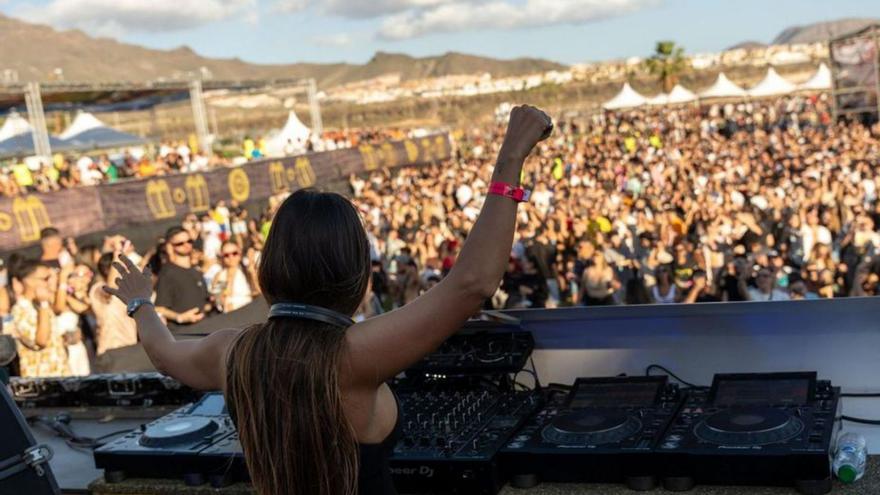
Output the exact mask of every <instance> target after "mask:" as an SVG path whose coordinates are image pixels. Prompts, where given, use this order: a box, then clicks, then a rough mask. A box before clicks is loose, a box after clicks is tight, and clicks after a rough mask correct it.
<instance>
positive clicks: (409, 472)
mask: <svg viewBox="0 0 880 495" xmlns="http://www.w3.org/2000/svg"><path fill="white" fill-rule="evenodd" d="M391 474H394V475H397V476H421V477H423V478H433V477H434V469H433V468H430V467H428V466H419V467H417V468H391Z"/></svg>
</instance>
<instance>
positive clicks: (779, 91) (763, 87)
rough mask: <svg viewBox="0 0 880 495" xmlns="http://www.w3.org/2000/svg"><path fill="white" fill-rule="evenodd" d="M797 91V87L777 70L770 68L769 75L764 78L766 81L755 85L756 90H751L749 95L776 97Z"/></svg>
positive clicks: (763, 80)
mask: <svg viewBox="0 0 880 495" xmlns="http://www.w3.org/2000/svg"><path fill="white" fill-rule="evenodd" d="M795 89H797V86H795V85H794V84H793V83H791V82H789V81H787V80H786V79H784V78H783V77H782V76H780V75H779V74H778V73H777V72H776V69H774V68H773V67H770V68H769V69H767V75H766V76H764V79H762V80H761V82H759V83H758V84H757V85H755V87H754V88H752V89H750V90H749V91H748V93H749V96H754V97H762V96H774V95H784V94H788V93H791V92H792V91H794V90H795Z"/></svg>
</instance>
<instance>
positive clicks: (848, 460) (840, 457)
mask: <svg viewBox="0 0 880 495" xmlns="http://www.w3.org/2000/svg"><path fill="white" fill-rule="evenodd" d="M867 460H868V443H867V442H866V441H865V437H863V436H861V435H859V434H858V433H843V434H842V435H840V437H839V438H838V439H837V454H836V455H835V456H834V474H835V475H837V479H839V480H840V481H842V482H844V483H847V484H849V483H853V482H854V481H856V480H858V479H861V477H862V476H864V475H865V462H866V461H867Z"/></svg>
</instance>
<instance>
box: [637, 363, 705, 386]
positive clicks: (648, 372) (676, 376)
mask: <svg viewBox="0 0 880 495" xmlns="http://www.w3.org/2000/svg"><path fill="white" fill-rule="evenodd" d="M652 369H658V370H662V371H664V372H665V373H666V374H667V375H669V376H671V377H672V378H674V379H676V380H678V382H679V383H681V384H682V385H687V386H688V387H690V388H701V387H700V385H694V384H693V383H691V382H687V381H684V380H682V379H681V378H679V376H678V375H676V374H675V373H673V372H671V371H669V369H667V368H665V367H663V366H660V365H659V364H651V365H648V367H647V368H645V376H651V370H652Z"/></svg>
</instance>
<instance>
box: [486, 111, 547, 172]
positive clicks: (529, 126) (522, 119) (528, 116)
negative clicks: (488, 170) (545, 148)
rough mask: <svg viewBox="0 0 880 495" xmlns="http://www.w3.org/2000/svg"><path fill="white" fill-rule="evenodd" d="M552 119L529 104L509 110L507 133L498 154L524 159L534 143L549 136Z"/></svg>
mask: <svg viewBox="0 0 880 495" xmlns="http://www.w3.org/2000/svg"><path fill="white" fill-rule="evenodd" d="M552 131H553V120H552V119H550V116H548V115H547V114H546V113H544V112H543V111H541V110H539V109H537V108H535V107H533V106H529V105H520V106H517V107H514V108H513V110H511V111H510V120H509V121H508V123H507V133H506V134H505V136H504V143H503V144H502V145H501V152H500V153H499V156H501V157H505V158H510V159H514V160H525V159H526V157H527V156H529V153H531V152H532V148H534V147H535V145H536V144H538V143H539V142H541V141H543V140H544V139H547V138H548V137H550V133H551V132H552Z"/></svg>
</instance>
